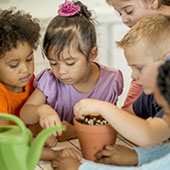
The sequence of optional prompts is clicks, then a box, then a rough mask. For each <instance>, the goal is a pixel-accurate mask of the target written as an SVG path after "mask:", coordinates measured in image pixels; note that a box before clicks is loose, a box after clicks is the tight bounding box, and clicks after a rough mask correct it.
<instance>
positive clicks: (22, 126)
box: [0, 113, 26, 134]
mask: <svg viewBox="0 0 170 170" xmlns="http://www.w3.org/2000/svg"><path fill="white" fill-rule="evenodd" d="M0 119H5V120H10V121H12V122H14V123H16V124H17V125H18V126H19V128H20V130H21V132H22V133H25V134H26V127H25V124H24V123H23V121H22V120H21V119H19V118H18V117H17V116H14V115H11V114H6V113H0Z"/></svg>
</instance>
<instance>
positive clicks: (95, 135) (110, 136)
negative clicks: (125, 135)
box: [74, 118, 117, 161]
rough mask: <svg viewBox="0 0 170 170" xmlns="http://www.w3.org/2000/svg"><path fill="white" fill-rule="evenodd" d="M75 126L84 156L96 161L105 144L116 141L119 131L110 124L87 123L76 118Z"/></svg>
mask: <svg viewBox="0 0 170 170" xmlns="http://www.w3.org/2000/svg"><path fill="white" fill-rule="evenodd" d="M74 126H75V129H76V132H77V136H78V139H79V143H80V147H81V150H82V154H83V157H84V158H85V159H88V160H92V161H95V160H96V157H95V154H96V153H97V152H98V151H99V150H101V149H102V148H103V147H104V146H105V145H109V144H113V143H115V140H116V136H117V132H116V131H115V130H114V129H113V128H112V127H111V126H110V125H109V124H107V125H87V124H83V123H80V122H78V121H77V120H76V119H75V118H74Z"/></svg>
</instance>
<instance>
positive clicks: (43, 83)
mask: <svg viewBox="0 0 170 170" xmlns="http://www.w3.org/2000/svg"><path fill="white" fill-rule="evenodd" d="M57 85H58V79H56V78H55V76H54V75H53V73H52V71H51V69H46V70H44V71H42V72H41V73H39V74H38V75H37V76H36V78H35V81H34V88H38V89H39V90H41V91H42V93H43V94H44V96H45V97H46V98H47V100H48V98H49V99H50V100H52V99H53V98H54V97H55V98H56V95H57V91H58V88H57ZM54 95H55V96H54ZM49 102H51V101H49Z"/></svg>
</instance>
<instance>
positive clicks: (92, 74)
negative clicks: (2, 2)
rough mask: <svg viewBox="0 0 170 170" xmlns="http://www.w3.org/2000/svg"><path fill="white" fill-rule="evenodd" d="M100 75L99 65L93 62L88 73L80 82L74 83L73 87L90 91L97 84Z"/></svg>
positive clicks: (84, 91) (80, 90)
mask: <svg viewBox="0 0 170 170" xmlns="http://www.w3.org/2000/svg"><path fill="white" fill-rule="evenodd" d="M99 76H100V70H99V67H98V65H97V64H95V63H92V64H91V66H90V68H89V72H88V73H87V75H86V76H85V77H84V78H83V79H82V80H81V81H80V82H79V83H76V84H75V85H73V87H74V88H75V89H76V90H78V91H79V92H81V93H89V92H90V91H92V90H93V88H94V87H95V85H96V84H97V82H98V79H99Z"/></svg>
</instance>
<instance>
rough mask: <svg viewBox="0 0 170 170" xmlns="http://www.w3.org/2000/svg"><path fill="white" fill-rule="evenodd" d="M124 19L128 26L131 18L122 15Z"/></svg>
mask: <svg viewBox="0 0 170 170" xmlns="http://www.w3.org/2000/svg"><path fill="white" fill-rule="evenodd" d="M122 21H123V23H124V24H125V25H127V26H128V24H129V22H130V19H129V17H127V16H125V15H122Z"/></svg>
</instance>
